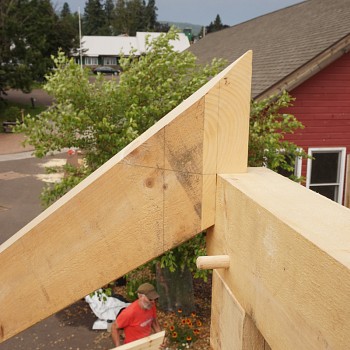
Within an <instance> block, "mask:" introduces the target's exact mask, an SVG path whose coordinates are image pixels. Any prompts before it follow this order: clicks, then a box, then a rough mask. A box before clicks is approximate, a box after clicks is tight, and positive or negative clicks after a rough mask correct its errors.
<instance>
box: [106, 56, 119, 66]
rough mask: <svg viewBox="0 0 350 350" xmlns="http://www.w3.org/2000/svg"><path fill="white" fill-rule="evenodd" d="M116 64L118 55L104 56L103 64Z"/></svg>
mask: <svg viewBox="0 0 350 350" xmlns="http://www.w3.org/2000/svg"><path fill="white" fill-rule="evenodd" d="M116 64H117V57H113V56H105V57H103V65H104V66H113V65H116Z"/></svg>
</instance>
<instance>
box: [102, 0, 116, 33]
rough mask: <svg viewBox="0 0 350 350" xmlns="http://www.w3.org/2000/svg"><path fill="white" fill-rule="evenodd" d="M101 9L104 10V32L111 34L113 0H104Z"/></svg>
mask: <svg viewBox="0 0 350 350" xmlns="http://www.w3.org/2000/svg"><path fill="white" fill-rule="evenodd" d="M103 10H104V12H105V27H106V32H108V33H110V34H113V20H114V3H113V0H106V2H105V4H104V7H103Z"/></svg>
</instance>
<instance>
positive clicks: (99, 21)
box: [82, 0, 111, 35]
mask: <svg viewBox="0 0 350 350" xmlns="http://www.w3.org/2000/svg"><path fill="white" fill-rule="evenodd" d="M82 28H83V34H84V35H110V34H111V32H110V30H109V28H108V25H106V15H105V11H104V8H103V5H102V3H101V1H100V0H88V1H87V2H86V3H85V8H84V16H83V20H82Z"/></svg>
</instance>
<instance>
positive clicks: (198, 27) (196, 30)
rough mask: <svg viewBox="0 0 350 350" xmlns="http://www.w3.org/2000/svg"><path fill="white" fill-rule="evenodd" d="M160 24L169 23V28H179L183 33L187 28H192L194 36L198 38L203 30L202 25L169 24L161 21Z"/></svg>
mask: <svg viewBox="0 0 350 350" xmlns="http://www.w3.org/2000/svg"><path fill="white" fill-rule="evenodd" d="M159 22H160V23H168V24H169V26H175V27H177V28H179V29H180V30H181V31H183V30H184V29H185V28H192V34H193V35H194V36H197V35H198V34H199V33H200V32H201V30H202V27H203V26H202V25H201V24H192V23H181V22H168V21H159Z"/></svg>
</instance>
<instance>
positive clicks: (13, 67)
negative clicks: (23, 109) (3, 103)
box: [0, 0, 72, 92]
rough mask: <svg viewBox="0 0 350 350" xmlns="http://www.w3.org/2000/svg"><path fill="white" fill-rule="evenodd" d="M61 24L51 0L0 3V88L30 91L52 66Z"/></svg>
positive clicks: (16, 0)
mask: <svg viewBox="0 0 350 350" xmlns="http://www.w3.org/2000/svg"><path fill="white" fill-rule="evenodd" d="M61 29H62V26H61V25H60V23H59V18H58V16H57V15H56V13H55V11H54V10H53V7H52V5H51V2H50V0H3V1H1V2H0V34H1V35H0V61H1V65H0V91H2V92H4V91H5V90H7V89H10V88H16V89H21V90H23V91H25V92H28V91H30V89H31V86H32V83H33V81H35V80H42V79H43V77H44V74H45V73H46V72H47V71H48V69H50V68H51V67H52V60H51V58H50V56H51V54H52V52H57V49H58V47H60V46H62V47H64V48H65V50H66V51H68V50H69V46H70V43H72V41H70V43H68V44H66V43H65V42H64V41H63V40H62V36H60V32H61Z"/></svg>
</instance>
